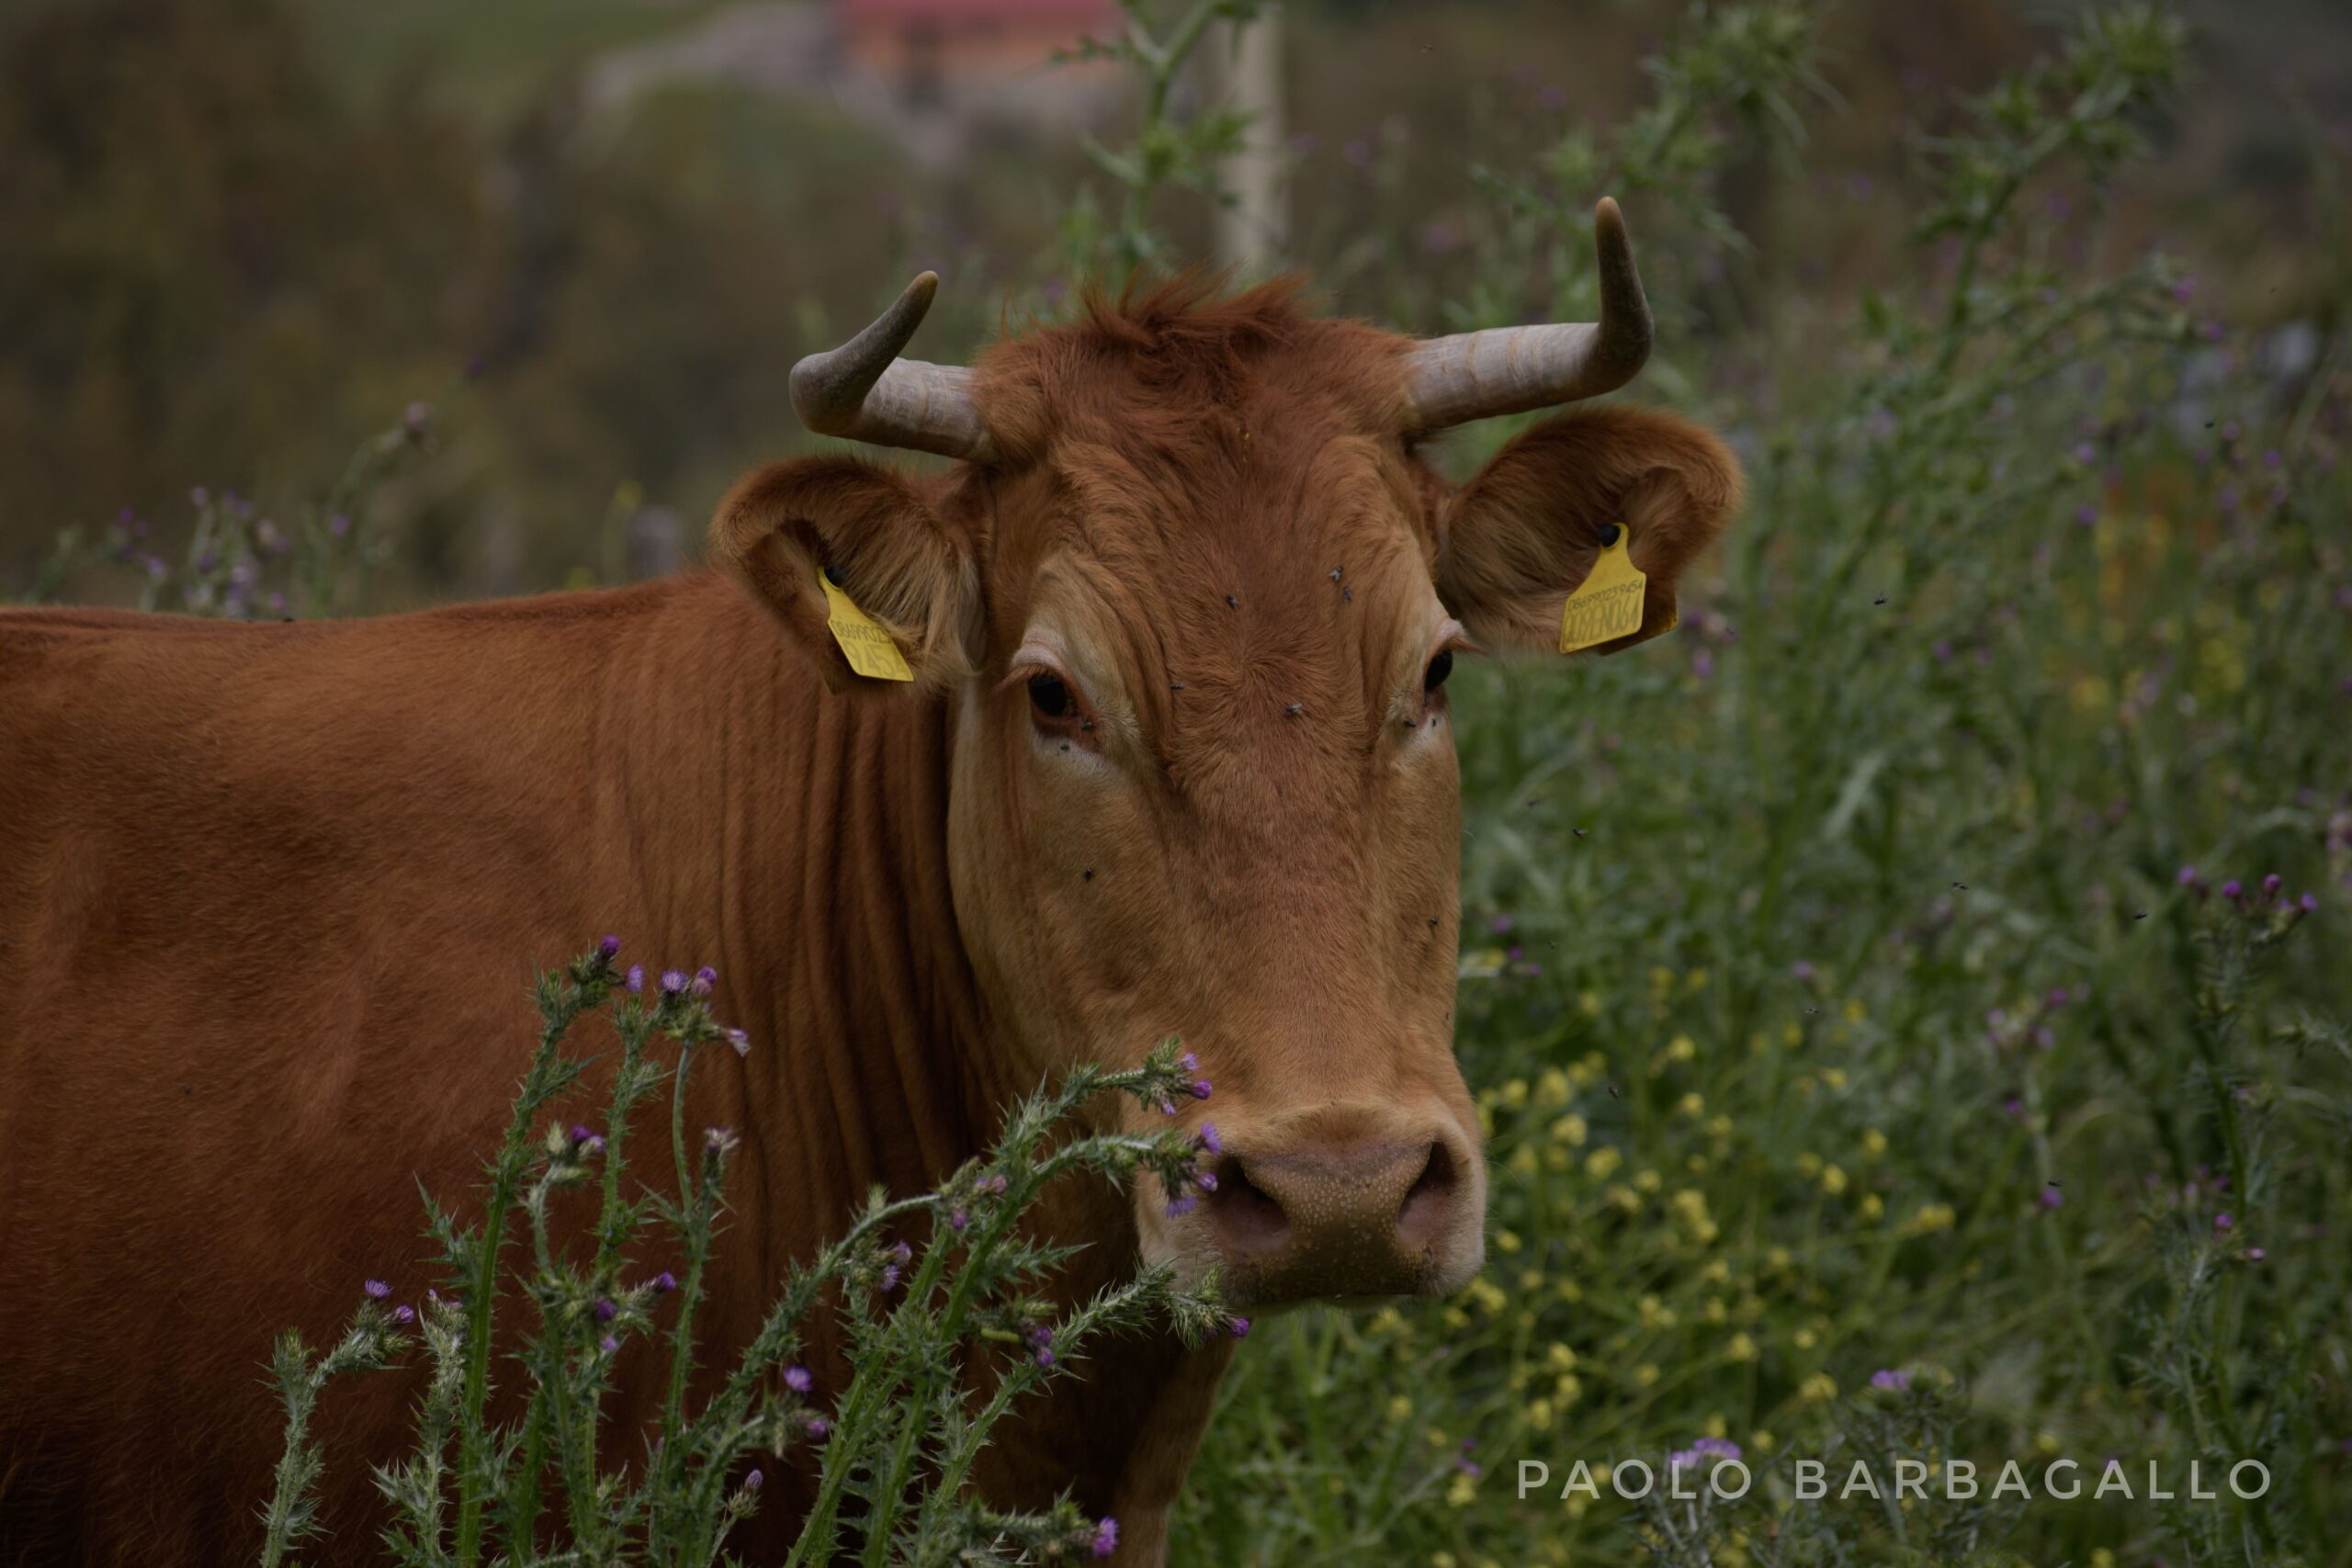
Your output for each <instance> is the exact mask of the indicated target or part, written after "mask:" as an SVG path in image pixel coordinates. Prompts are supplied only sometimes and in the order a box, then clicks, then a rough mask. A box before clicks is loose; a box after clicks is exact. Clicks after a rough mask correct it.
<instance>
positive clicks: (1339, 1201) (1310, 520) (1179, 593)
mask: <svg viewBox="0 0 2352 1568" xmlns="http://www.w3.org/2000/svg"><path fill="white" fill-rule="evenodd" d="M1407 345H1408V340H1405V339H1402V338H1398V337H1395V336H1393V335H1391V334H1388V333H1380V332H1377V331H1375V330H1373V329H1370V328H1367V327H1363V326H1361V325H1357V324H1354V323H1347V322H1333V321H1313V320H1310V319H1308V318H1306V317H1304V316H1303V315H1301V314H1300V313H1299V312H1298V311H1297V310H1296V308H1295V305H1294V304H1293V303H1292V301H1291V299H1290V298H1289V296H1288V294H1287V293H1286V292H1285V291H1283V290H1280V289H1261V290H1258V291H1254V292H1253V293H1251V294H1249V295H1244V296H1242V297H1240V298H1238V299H1230V300H1225V301H1215V302H1212V301H1207V300H1204V299H1202V298H1200V297H1199V291H1198V290H1196V289H1195V290H1191V291H1187V290H1185V289H1182V288H1178V289H1173V290H1170V291H1164V292H1163V293H1162V294H1160V295H1158V296H1154V297H1152V298H1151V299H1147V300H1145V301H1143V302H1141V303H1140V304H1136V303H1130V304H1126V305H1123V306H1121V307H1115V308H1114V307H1099V308H1098V309H1097V310H1096V311H1095V312H1094V315H1093V316H1092V318H1091V320H1090V321H1086V322H1082V323H1080V324H1079V325H1075V326H1071V327H1065V328H1057V329H1053V330H1050V331H1046V332H1040V333H1032V334H1030V335H1028V336H1026V337H1023V338H1019V339H1015V340H1013V341H1012V342H1009V343H1007V344H1003V345H1001V346H1000V347H999V348H998V349H997V350H996V351H994V353H993V354H992V355H991V356H990V357H989V359H988V360H987V361H986V362H985V363H984V364H983V365H982V367H981V375H980V383H979V385H980V397H979V405H980V408H981V409H982V411H983V412H984V414H985V415H986V417H987V419H988V421H989V430H990V434H991V437H992V441H993V448H994V454H995V458H994V460H993V461H992V462H990V463H989V464H988V465H987V466H985V467H983V466H978V465H966V466H964V467H961V468H957V469H956V470H955V471H954V472H953V473H952V474H950V475H949V476H948V477H947V478H946V479H944V480H942V481H940V483H939V484H938V485H937V486H935V487H934V488H933V489H932V490H930V491H924V490H922V489H919V488H918V487H916V486H914V485H913V484H910V482H908V481H907V480H905V479H901V478H899V477H898V476H896V475H895V474H892V473H890V472H889V471H888V470H884V469H880V468H872V467H869V466H867V465H865V464H861V463H855V462H851V461H848V460H845V459H837V458H825V459H808V460H804V462H802V463H800V464H796V465H785V466H782V467H780V468H776V469H773V470H769V471H767V472H766V473H765V474H763V475H758V476H754V477H753V479H751V480H747V481H746V483H745V485H744V486H743V487H741V488H740V489H739V491H738V492H737V495H736V496H735V497H734V498H730V501H729V503H728V505H727V506H726V507H723V508H722V509H721V513H720V519H719V524H718V527H717V528H716V529H715V530H714V544H715V546H716V551H715V553H716V554H717V555H718V558H719V559H720V561H721V562H722V564H725V565H728V566H729V567H730V568H731V569H732V570H735V571H736V573H737V575H738V576H739V577H741V578H742V579H743V580H744V581H746V582H747V583H748V584H749V585H750V586H751V587H752V589H753V591H754V592H756V593H758V594H760V596H761V597H763V599H765V600H766V601H767V602H768V603H769V604H771V606H772V607H773V608H775V610H776V613H777V614H778V615H779V617H780V619H781V620H782V621H783V623H784V625H785V626H786V628H787V629H788V630H790V631H791V632H792V633H793V634H794V636H795V637H796V639H797V640H798V641H800V642H801V643H802V644H803V646H804V647H805V648H806V649H808V651H809V656H810V657H811V658H813V659H815V660H818V661H819V664H820V669H825V670H827V672H828V678H829V681H831V682H833V683H835V684H836V685H838V686H844V687H846V686H850V685H851V684H852V683H853V682H852V681H851V680H850V679H848V678H845V677H844V675H843V673H842V671H841V670H840V669H838V668H831V667H829V666H830V665H837V664H838V659H839V656H838V654H837V653H835V652H834V651H833V650H832V649H831V647H830V644H829V641H828V639H827V637H826V636H825V634H824V632H823V629H822V628H823V619H822V616H823V611H822V606H821V601H820V598H819V596H818V595H817V593H816V591H815V589H814V579H815V574H816V572H817V571H818V570H820V569H823V568H827V567H830V568H831V569H833V570H836V571H839V572H841V573H842V575H843V580H844V581H846V582H847V583H849V584H850V585H852V587H853V589H854V592H856V594H857V596H858V600H859V603H860V604H861V605H862V606H864V607H865V610H866V611H867V612H868V613H869V614H871V615H875V616H876V618H877V619H878V620H880V621H882V622H883V624H884V625H885V626H888V627H890V628H891V630H892V632H893V636H894V637H895V638H896V639H897V640H898V641H899V643H900V645H901V647H902V648H904V649H907V650H908V652H909V656H910V663H911V664H912V665H913V666H914V668H915V670H916V673H917V676H918V683H919V686H921V687H922V688H927V689H930V690H932V691H934V692H937V693H939V694H941V695H942V696H943V697H944V700H945V701H946V703H947V704H948V705H949V707H950V710H951V713H952V723H953V727H954V737H955V739H954V748H953V763H952V772H953V777H952V781H951V787H950V792H949V793H950V805H949V827H948V850H949V859H950V864H951V871H952V881H953V891H954V902H955V908H956V919H957V921H958V924H959V926H960V928H961V932H962V937H963V942H964V945H965V947H966V949H967V953H968V956H969V959H970V962H971V964H972V967H973V972H974V976H975V978H976V980H977V982H978V987H979V988H980V991H981V993H982V995H983V997H984V998H985V999H986V1002H987V1005H988V1010H989V1015H990V1019H991V1027H992V1029H993V1030H994V1031H995V1032H996V1033H997V1035H998V1036H999V1040H998V1042H997V1047H996V1048H997V1049H999V1050H1000V1051H1001V1052H1002V1053H1003V1054H1004V1055H1007V1056H1008V1057H1009V1059H1010V1063H1009V1065H1010V1068H1011V1070H1012V1072H1013V1074H1014V1075H1015V1077H1016V1079H1020V1078H1025V1079H1026V1081H1029V1082H1035V1081H1036V1079H1037V1078H1038V1077H1042V1076H1044V1075H1046V1074H1050V1073H1053V1072H1055V1071H1057V1070H1059V1069H1061V1068H1064V1067H1066V1066H1069V1064H1072V1063H1074V1062H1079V1061H1082V1060H1098V1061H1103V1062H1105V1063H1107V1064H1111V1065H1114V1066H1127V1065H1131V1064H1132V1063H1134V1062H1135V1061H1136V1060H1138V1059H1139V1058H1140V1057H1141V1056H1142V1055H1143V1054H1144V1052H1145V1051H1146V1050H1148V1048H1149V1047H1150V1046H1151V1045H1152V1044H1154V1043H1157V1042H1159V1041H1160V1040H1162V1039H1165V1038H1167V1037H1169V1036H1171V1035H1173V1036H1178V1037H1181V1038H1182V1040H1183V1042H1184V1043H1185V1045H1186V1047H1187V1048H1188V1049H1190V1050H1191V1051H1192V1052H1193V1053H1194V1055H1196V1056H1197V1058H1198V1061H1199V1064H1200V1070H1201V1073H1202V1075H1203V1076H1204V1077H1205V1078H1207V1079H1208V1080H1209V1081H1210V1082H1211V1083H1213V1084H1214V1086H1215V1089H1214V1093H1213V1096H1212V1097H1211V1098H1210V1099H1208V1100H1204V1101H1197V1102H1192V1103H1188V1104H1186V1105H1184V1106H1182V1107H1180V1109H1179V1114H1180V1115H1181V1116H1182V1117H1183V1118H1184V1124H1186V1125H1192V1126H1199V1125H1201V1124H1202V1123H1204V1122H1214V1124H1215V1127H1216V1148H1215V1149H1213V1150H1207V1151H1204V1156H1203V1166H1204V1168H1205V1169H1206V1170H1207V1171H1208V1172H1209V1174H1210V1175H1211V1177H1212V1178H1213V1181H1214V1186H1213V1189H1212V1190H1208V1191H1206V1192H1204V1193H1203V1194H1201V1195H1200V1198H1199V1201H1197V1202H1192V1203H1185V1202H1179V1203H1176V1204H1172V1205H1171V1204H1170V1202H1169V1199H1168V1194H1166V1193H1165V1192H1163V1191H1161V1190H1159V1187H1158V1185H1157V1183H1156V1182H1153V1181H1148V1180H1147V1181H1144V1182H1142V1183H1139V1184H1138V1185H1139V1190H1137V1191H1136V1194H1135V1224H1136V1234H1137V1237H1138V1241H1139V1246H1140V1249H1141V1252H1142V1255H1143V1257H1144V1258H1145V1259H1146V1260H1147V1261H1153V1262H1158V1261H1169V1262H1173V1263H1175V1264H1176V1265H1178V1266H1179V1271H1180V1275H1181V1276H1183V1277H1192V1278H1197V1277H1198V1276H1199V1275H1201V1274H1202V1273H1204V1272H1205V1271H1206V1270H1207V1269H1210V1268H1212V1267H1215V1268H1216V1269H1219V1271H1220V1272H1221V1274H1222V1275H1223V1277H1224V1280H1225V1281H1226V1287H1227V1292H1228V1294H1229V1295H1230V1296H1231V1297H1233V1298H1234V1299H1235V1300H1237V1301H1238V1302H1239V1303H1250V1304H1253V1305H1259V1306H1262V1305H1265V1304H1272V1303H1283V1302H1288V1301H1295V1300H1301V1299H1306V1298H1315V1297H1363V1296H1374V1295H1392V1294H1398V1293H1442V1292H1450V1291H1453V1290H1454V1289H1457V1288H1459V1287H1460V1286H1461V1285H1462V1284H1464V1283H1465V1282H1466V1281H1467V1280H1469V1278H1470V1277H1471V1276H1472V1275H1473V1274H1475V1273H1476V1270H1477V1269H1478V1267H1479V1264H1480V1262H1481V1259H1482V1257H1483V1251H1484V1247H1483V1239H1482V1230H1483V1209H1484V1199H1485V1175H1484V1170H1483V1168H1482V1164H1481V1158H1480V1152H1479V1140H1478V1134H1477V1127H1476V1116H1475V1111H1474V1107H1473V1102H1472V1100H1471V1097H1470V1094H1469V1091H1468V1089H1467V1088H1466V1086H1465V1085H1464V1081H1463V1078H1462V1075H1461V1073H1460V1071H1459V1069H1458V1067H1457V1066H1456V1065H1455V1062H1454V1059H1453V999H1454V976H1455V953H1456V951H1457V934H1458V933H1457V925H1458V915H1459V895H1458V891H1457V878H1458V872H1459V851H1460V841H1461V829H1462V808H1461V794H1460V781H1459V775H1458V773H1457V769H1456V765H1455V757H1454V742H1453V715H1452V712H1451V710H1450V707H1449V705H1448V701H1447V697H1446V692H1445V684H1444V682H1445V675H1446V673H1447V671H1449V670H1450V668H1451V665H1452V662H1453V660H1454V659H1455V658H1457V657H1461V656H1464V655H1465V654H1467V653H1469V652H1471V651H1473V650H1475V649H1477V648H1478V646H1479V645H1480V644H1482V643H1483V644H1486V645H1487V646H1493V647H1499V646H1504V645H1511V644H1516V645H1520V646H1530V645H1533V646H1538V647H1548V646H1549V645H1550V644H1551V643H1552V642H1553V641H1554V640H1555V637H1556V635H1557V628H1558V625H1559V618H1560V614H1561V607H1562V604H1563V603H1564V602H1565V600H1566V597H1567V595H1568V594H1569V593H1570V592H1572V591H1573V590H1574V589H1575V588H1576V586H1577V584H1578V583H1579V582H1580V581H1582V580H1583V578H1584V576H1585V574H1586V572H1588V571H1589V570H1590V567H1591V564H1592V561H1593V560H1594V558H1596V556H1597V553H1598V550H1599V547H1600V540H1601V539H1602V537H1603V536H1604V530H1605V529H1606V527H1607V526H1608V525H1611V524H1618V525H1624V526H1626V527H1628V528H1629V529H1630V530H1631V543H1630V551H1631V555H1632V558H1633V559H1634V563H1635V564H1636V565H1637V566H1639V567H1641V568H1642V569H1643V570H1645V571H1646V572H1647V573H1648V576H1649V588H1648V591H1647V595H1646V601H1645V615H1644V621H1643V626H1642V629H1641V631H1640V632H1638V633H1636V634H1634V636H1632V637H1627V638H1625V639H1623V642H1624V643H1628V644H1630V643H1632V642H1634V641H1638V640H1641V639H1642V638H1643V637H1648V636H1654V635H1657V632H1658V631H1661V630H1663V629H1665V628H1666V627H1667V626H1670V625H1671V623H1672V618H1673V604H1674V600H1673V584H1674V580H1675V578H1676V577H1677V576H1678V575H1679V571H1680V570H1682V568H1683V567H1684V566H1685V565H1686V564H1687V563H1688V561H1689V560H1690V559H1691V557H1692V556H1694V555H1695V554H1696V553H1697V552H1698V550H1699V549H1701V548H1702V547H1703V546H1704V545H1705V544H1706V542H1707V540H1708V539H1709V538H1710V537H1711V536H1713V533H1714V532H1715V531H1716V530H1717V529H1718V528H1719V527H1720V526H1721V525H1722V524H1723V522H1724V520H1725V519H1726V518H1727V517H1728V516H1729V515H1730V513H1731V512H1732V511H1733V510H1734V509H1735V507H1736V503H1737V498H1738V488H1739V487H1738V477H1737V470H1736V466H1735V465H1734V464H1733V463H1732V460H1731V458H1730V457H1729V455H1728V454H1727V453H1726V452H1724V449H1723V447H1722V446H1721V444H1720V443H1718V442H1716V441H1715V440H1714V439H1713V437H1712V436H1710V435H1708V434H1705V433H1704V432H1702V431H1699V430H1697V429H1695V428H1693V427H1691V426H1690V425H1688V424H1685V423H1681V422H1679V421H1677V420H1673V419H1670V418H1668V417H1666V416H1662V415H1657V414H1649V413H1643V412H1635V411H1630V410H1622V409H1618V410H1600V411H1586V412H1579V413H1576V414H1570V415H1566V416H1563V417H1560V418H1557V419H1555V420H1553V421H1552V422H1550V423H1547V424H1544V425H1542V426H1539V427H1537V428H1536V429H1535V430H1533V431H1532V432H1530V433H1529V434H1527V435H1525V436H1523V437H1521V440H1520V441H1518V442H1517V443H1514V444H1513V445H1512V446H1510V447H1509V448H1507V449H1506V450H1505V451H1504V452H1503V453H1502V454H1501V455H1499V456H1498V457H1497V458H1496V459H1495V460H1494V461H1493V462H1492V463H1490V464H1489V465H1488V466H1487V468H1486V469H1485V470H1484V471H1483V472H1481V473H1480V474H1479V475H1478V476H1477V477H1476V479H1473V480H1472V481H1471V482H1470V483H1468V484H1466V485H1464V486H1461V487H1458V488H1457V487H1453V486H1451V485H1449V484H1447V483H1446V482H1445V481H1444V480H1442V479H1441V478H1439V476H1438V475H1437V474H1436V473H1435V471H1434V470H1432V469H1431V468H1430V467H1429V466H1428V465H1427V464H1426V463H1424V462H1423V461H1422V459H1421V457H1420V456H1419V454H1418V453H1417V452H1416V451H1415V450H1414V449H1413V446H1412V444H1411V442H1410V441H1409V440H1408V437H1407V436H1406V435H1405V434H1402V432H1403V431H1404V430H1405V428H1406V426H1407V424H1408V421H1407V420H1406V418H1405V416H1404V413H1403V411H1402V408H1401V384H1400V378H1399V374H1398V368H1397V367H1398V365H1399V356H1400V355H1401V354H1402V352H1403V351H1404V349H1405V348H1406V346H1407ZM730 519H731V521H730ZM1474 639H1475V640H1474ZM1607 650H1608V649H1604V651H1607ZM869 696H870V694H867V693H864V692H853V693H852V697H853V700H863V699H866V698H868V697H869ZM1129 1114H1130V1120H1131V1121H1132V1122H1134V1123H1135V1124H1136V1126H1138V1127H1141V1126H1143V1125H1144V1124H1145V1123H1147V1122H1152V1121H1153V1118H1152V1117H1151V1114H1150V1113H1149V1112H1133V1111H1131V1112H1130V1113H1129ZM1159 1124H1162V1125H1164V1124H1165V1123H1164V1122H1161V1123H1159Z"/></svg>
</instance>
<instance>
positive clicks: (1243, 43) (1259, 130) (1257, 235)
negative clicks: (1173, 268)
mask: <svg viewBox="0 0 2352 1568" xmlns="http://www.w3.org/2000/svg"><path fill="white" fill-rule="evenodd" d="M1234 31H1235V29H1234V28H1227V29H1226V32H1225V37H1224V38H1223V39H1221V40H1220V41H1221V42H1222V43H1223V44H1224V45H1225V47H1224V49H1223V50H1222V51H1220V52H1221V54H1222V56H1223V59H1222V61H1221V63H1222V64H1223V65H1224V67H1225V75H1226V80H1227V85H1228V86H1229V88H1230V89H1231V90H1230V92H1229V93H1228V95H1227V97H1228V101H1229V102H1230V103H1231V105H1232V107H1234V108H1236V109H1238V110H1239V111H1240V112H1241V113H1243V114H1246V115H1248V116H1249V117H1250V124H1249V127H1248V129H1247V130H1244V131H1243V132H1242V139H1243V141H1242V146H1241V148H1240V150H1239V151H1238V152H1232V153H1228V154H1227V156H1226V158H1225V160H1224V162H1223V163H1222V164H1220V165H1219V167H1218V169H1217V179H1218V183H1219V184H1220V185H1221V186H1224V188H1225V190H1226V191H1227V193H1228V194H1229V195H1230V196H1231V197H1233V198H1234V199H1233V205H1232V206H1230V207H1226V208H1221V209H1218V212H1217V218H1216V251H1217V259H1218V260H1220V261H1222V262H1224V263H1225V264H1226V265H1228V266H1232V267H1235V268H1238V270H1239V271H1241V272H1242V273H1244V274H1251V275H1259V276H1262V275H1264V274H1266V273H1268V272H1271V271H1272V270H1273V269H1274V268H1275V267H1277V266H1279V265H1281V264H1282V260H1283V251H1284V250H1285V248H1286V247H1287V246H1288V244H1289V241H1290V209H1289V191H1288V189H1287V186H1288V183H1289V181H1288V175H1289V169H1288V164H1289V149H1288V146H1287V137H1288V132H1287V130H1286V129H1285V127H1284V125H1283V13H1282V7H1281V6H1278V5H1268V6H1264V7H1263V8H1262V9H1261V10H1260V11H1259V13H1258V19H1257V20H1256V21H1255V22H1253V23H1250V24H1249V25H1248V26H1246V27H1241V28H1238V31H1239V33H1240V36H1239V38H1238V39H1237V38H1235V37H1234Z"/></svg>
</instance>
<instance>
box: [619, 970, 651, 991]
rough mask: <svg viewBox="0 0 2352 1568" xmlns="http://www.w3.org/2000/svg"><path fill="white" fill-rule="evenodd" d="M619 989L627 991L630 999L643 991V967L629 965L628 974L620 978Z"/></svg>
mask: <svg viewBox="0 0 2352 1568" xmlns="http://www.w3.org/2000/svg"><path fill="white" fill-rule="evenodd" d="M621 987H622V989H624V990H626V991H628V994H629V995H630V996H632V997H633V996H636V995H637V994H638V993H639V992H640V991H642V990H644V989H645V965H644V964H630V965H629V966H628V974H626V975H624V976H621Z"/></svg>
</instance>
